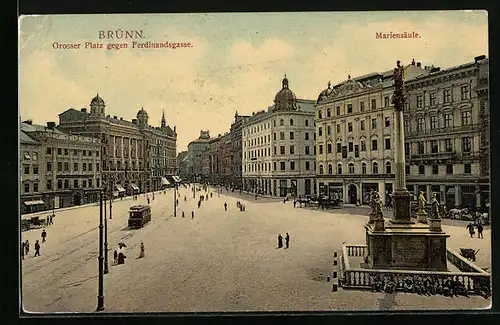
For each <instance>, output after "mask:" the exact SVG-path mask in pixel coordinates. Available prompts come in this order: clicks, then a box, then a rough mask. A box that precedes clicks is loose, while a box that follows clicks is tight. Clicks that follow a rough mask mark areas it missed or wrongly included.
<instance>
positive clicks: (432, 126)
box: [431, 116, 438, 130]
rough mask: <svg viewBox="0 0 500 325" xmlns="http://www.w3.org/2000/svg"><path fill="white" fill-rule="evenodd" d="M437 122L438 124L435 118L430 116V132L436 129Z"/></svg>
mask: <svg viewBox="0 0 500 325" xmlns="http://www.w3.org/2000/svg"><path fill="white" fill-rule="evenodd" d="M437 122H438V118H437V116H431V130H435V129H437Z"/></svg>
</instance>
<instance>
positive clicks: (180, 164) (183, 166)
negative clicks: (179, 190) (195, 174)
mask: <svg viewBox="0 0 500 325" xmlns="http://www.w3.org/2000/svg"><path fill="white" fill-rule="evenodd" d="M188 155H189V152H188V151H187V150H186V151H181V152H179V153H178V154H177V175H179V176H180V177H181V178H182V179H188V166H187V161H188V159H187V158H188Z"/></svg>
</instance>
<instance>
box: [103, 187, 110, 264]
mask: <svg viewBox="0 0 500 325" xmlns="http://www.w3.org/2000/svg"><path fill="white" fill-rule="evenodd" d="M106 192H107V191H106V187H104V274H108V273H109V269H108V220H107V218H106V196H107V195H106Z"/></svg>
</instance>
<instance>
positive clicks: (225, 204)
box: [224, 202, 227, 211]
mask: <svg viewBox="0 0 500 325" xmlns="http://www.w3.org/2000/svg"><path fill="white" fill-rule="evenodd" d="M224 210H225V211H227V202H224Z"/></svg>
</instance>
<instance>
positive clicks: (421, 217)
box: [417, 211, 427, 224]
mask: <svg viewBox="0 0 500 325" xmlns="http://www.w3.org/2000/svg"><path fill="white" fill-rule="evenodd" d="M417 220H418V222H420V223H425V224H427V213H426V212H425V211H418V212H417Z"/></svg>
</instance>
